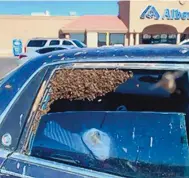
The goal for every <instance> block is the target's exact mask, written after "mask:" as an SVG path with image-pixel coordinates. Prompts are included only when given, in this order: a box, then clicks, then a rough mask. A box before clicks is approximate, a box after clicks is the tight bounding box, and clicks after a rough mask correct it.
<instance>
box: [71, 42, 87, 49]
mask: <svg viewBox="0 0 189 178" xmlns="http://www.w3.org/2000/svg"><path fill="white" fill-rule="evenodd" d="M73 42H74V43H75V44H76V46H77V47H79V48H83V47H85V45H84V44H82V43H81V42H80V41H78V40H73Z"/></svg>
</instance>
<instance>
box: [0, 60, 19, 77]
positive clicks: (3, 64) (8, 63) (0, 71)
mask: <svg viewBox="0 0 189 178" xmlns="http://www.w3.org/2000/svg"><path fill="white" fill-rule="evenodd" d="M16 67H17V64H16V58H15V57H0V78H2V77H3V76H4V75H5V74H7V73H8V72H10V71H11V70H13V69H14V68H16Z"/></svg>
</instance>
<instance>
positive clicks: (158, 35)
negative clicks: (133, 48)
mask: <svg viewBox="0 0 189 178" xmlns="http://www.w3.org/2000/svg"><path fill="white" fill-rule="evenodd" d="M177 34H178V32H177V29H176V28H175V27H173V26H171V25H165V24H154V25H150V26H147V27H145V28H144V29H143V31H142V33H141V35H140V44H159V43H165V44H176V42H177Z"/></svg>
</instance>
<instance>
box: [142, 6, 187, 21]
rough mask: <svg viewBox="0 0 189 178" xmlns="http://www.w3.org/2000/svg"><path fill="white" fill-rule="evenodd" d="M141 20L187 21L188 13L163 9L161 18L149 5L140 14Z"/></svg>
mask: <svg viewBox="0 0 189 178" xmlns="http://www.w3.org/2000/svg"><path fill="white" fill-rule="evenodd" d="M140 18H141V19H155V20H160V19H162V20H189V11H188V12H181V11H179V10H178V9H165V10H164V13H163V15H162V16H161V15H160V14H159V12H158V11H157V10H156V8H155V7H154V6H151V5H149V6H148V7H147V8H146V9H145V10H144V11H143V12H142V14H141V16H140Z"/></svg>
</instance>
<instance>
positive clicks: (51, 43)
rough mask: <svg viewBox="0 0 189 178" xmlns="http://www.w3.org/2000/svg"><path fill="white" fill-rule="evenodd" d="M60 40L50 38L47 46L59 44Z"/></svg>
mask: <svg viewBox="0 0 189 178" xmlns="http://www.w3.org/2000/svg"><path fill="white" fill-rule="evenodd" d="M59 44H60V41H59V40H51V41H50V43H49V46H53V45H59Z"/></svg>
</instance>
